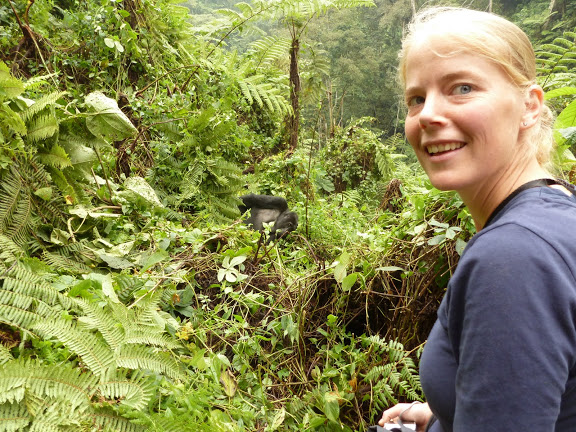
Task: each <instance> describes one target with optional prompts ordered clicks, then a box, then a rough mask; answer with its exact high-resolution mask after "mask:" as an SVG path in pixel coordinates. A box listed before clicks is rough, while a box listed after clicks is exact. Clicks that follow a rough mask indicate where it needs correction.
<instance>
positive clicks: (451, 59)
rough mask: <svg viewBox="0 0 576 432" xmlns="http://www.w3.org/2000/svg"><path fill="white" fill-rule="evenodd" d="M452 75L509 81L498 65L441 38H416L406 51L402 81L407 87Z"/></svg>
mask: <svg viewBox="0 0 576 432" xmlns="http://www.w3.org/2000/svg"><path fill="white" fill-rule="evenodd" d="M454 76H477V77H478V78H482V77H490V79H495V78H502V79H505V80H506V81H509V79H508V77H507V75H506V74H505V72H504V70H503V69H502V67H501V66H500V65H497V64H496V63H495V62H494V61H492V60H491V59H488V58H486V57H485V56H483V55H481V54H479V53H475V52H472V51H471V50H469V49H465V48H463V47H462V46H459V45H458V44H457V43H455V42H453V41H451V40H447V39H446V38H444V37H441V38H427V39H421V40H419V41H415V43H414V44H413V45H412V47H411V48H410V49H409V50H408V52H407V53H406V59H405V64H404V82H405V87H407V88H408V87H411V86H414V85H417V84H418V85H420V84H421V83H422V82H423V81H431V80H434V79H443V78H445V77H454Z"/></svg>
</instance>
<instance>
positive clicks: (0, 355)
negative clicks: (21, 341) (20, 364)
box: [0, 343, 14, 365]
mask: <svg viewBox="0 0 576 432" xmlns="http://www.w3.org/2000/svg"><path fill="white" fill-rule="evenodd" d="M11 360H14V357H12V353H11V352H10V349H9V348H8V347H7V346H5V345H4V344H2V343H0V365H3V364H4V363H7V362H9V361H11Z"/></svg>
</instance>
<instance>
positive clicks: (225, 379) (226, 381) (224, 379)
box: [220, 369, 238, 398]
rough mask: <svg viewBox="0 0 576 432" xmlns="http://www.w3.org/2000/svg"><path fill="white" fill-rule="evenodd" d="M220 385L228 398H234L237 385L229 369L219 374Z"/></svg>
mask: <svg viewBox="0 0 576 432" xmlns="http://www.w3.org/2000/svg"><path fill="white" fill-rule="evenodd" d="M220 384H222V387H223V388H224V393H226V396H228V397H229V398H231V397H234V395H235V394H236V389H237V388H238V384H237V383H236V378H235V377H234V374H232V372H230V370H229V369H226V370H223V371H222V373H221V374H220Z"/></svg>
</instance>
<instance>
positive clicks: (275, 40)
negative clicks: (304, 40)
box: [247, 36, 291, 68]
mask: <svg viewBox="0 0 576 432" xmlns="http://www.w3.org/2000/svg"><path fill="white" fill-rule="evenodd" d="M290 43H291V41H290V39H288V38H284V37H278V36H267V37H265V38H262V39H260V40H257V41H256V42H253V43H252V44H251V45H250V47H249V48H248V51H247V54H248V55H250V56H251V57H254V58H257V59H258V60H257V65H256V68H258V67H260V65H270V64H273V63H274V62H275V61H276V60H278V59H281V58H284V57H286V56H287V55H288V52H289V50H290Z"/></svg>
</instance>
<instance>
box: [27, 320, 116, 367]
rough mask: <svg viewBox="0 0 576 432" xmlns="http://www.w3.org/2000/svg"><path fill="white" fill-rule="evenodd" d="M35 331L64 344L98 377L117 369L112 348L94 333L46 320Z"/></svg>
mask: <svg viewBox="0 0 576 432" xmlns="http://www.w3.org/2000/svg"><path fill="white" fill-rule="evenodd" d="M33 329H34V330H36V331H37V332H38V333H40V334H41V335H44V336H45V337H55V338H57V339H58V340H59V341H61V342H62V343H64V344H65V345H66V347H67V348H68V349H70V350H71V351H72V352H74V353H75V354H77V355H78V356H79V357H80V358H81V359H82V361H83V362H84V363H85V364H86V366H87V367H88V369H90V370H91V371H92V372H93V373H94V374H95V375H96V376H99V377H104V376H106V375H107V374H108V373H110V370H112V369H113V368H114V367H115V363H114V356H113V354H112V351H111V350H110V347H108V346H107V345H105V344H104V342H103V341H102V340H101V339H100V338H98V337H97V336H96V335H94V334H93V333H90V332H88V331H86V330H82V329H80V328H78V326H76V325H75V324H74V323H72V322H70V321H64V320H62V319H59V320H44V321H40V322H38V323H36V324H35V325H34V327H33Z"/></svg>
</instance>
